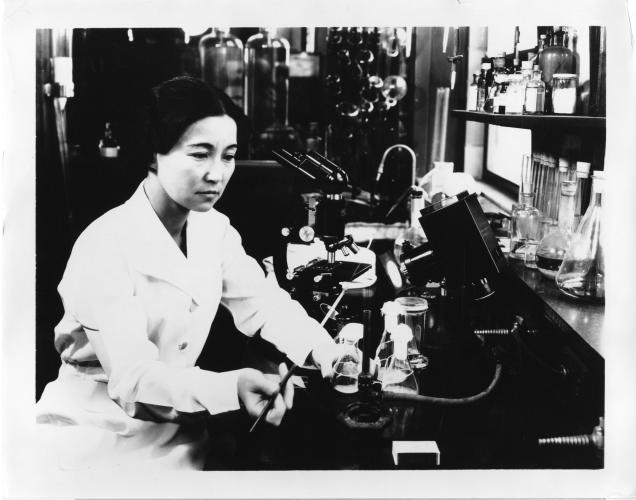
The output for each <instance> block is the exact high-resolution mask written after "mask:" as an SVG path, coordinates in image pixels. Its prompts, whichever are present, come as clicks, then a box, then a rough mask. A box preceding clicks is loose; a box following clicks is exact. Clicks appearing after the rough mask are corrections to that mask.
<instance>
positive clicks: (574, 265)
mask: <svg viewBox="0 0 636 500" xmlns="http://www.w3.org/2000/svg"><path fill="white" fill-rule="evenodd" d="M592 189H593V193H594V194H593V196H594V197H593V199H592V202H591V203H590V206H589V207H588V209H587V211H586V212H585V215H584V216H583V218H582V219H581V222H580V223H579V225H578V227H577V228H576V231H575V232H574V234H573V235H572V238H571V240H570V246H569V247H568V250H567V252H566V254H565V257H564V258H563V262H562V263H561V267H560V268H559V272H558V273H557V275H556V282H557V286H558V287H559V290H561V291H562V292H563V293H564V294H566V295H568V296H570V297H573V298H576V299H587V300H592V301H598V302H603V301H604V300H605V261H604V255H603V241H602V237H603V235H602V231H601V216H602V212H603V178H602V177H596V176H595V177H594V178H593V186H592Z"/></svg>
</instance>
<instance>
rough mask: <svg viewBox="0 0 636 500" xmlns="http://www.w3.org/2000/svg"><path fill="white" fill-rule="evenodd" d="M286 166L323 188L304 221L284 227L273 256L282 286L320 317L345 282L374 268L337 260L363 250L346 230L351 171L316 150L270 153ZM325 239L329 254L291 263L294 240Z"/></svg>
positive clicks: (303, 242)
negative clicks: (289, 255) (346, 199)
mask: <svg viewBox="0 0 636 500" xmlns="http://www.w3.org/2000/svg"><path fill="white" fill-rule="evenodd" d="M272 153H273V155H274V158H275V159H276V160H277V161H278V163H280V164H281V165H283V166H287V167H290V168H292V169H294V170H295V171H296V172H298V173H300V174H301V175H303V176H304V177H305V178H308V179H310V180H311V181H312V183H313V184H314V185H315V187H316V188H318V189H319V190H320V191H321V194H320V195H319V196H313V197H308V198H307V203H306V206H305V209H306V210H307V217H306V219H305V221H303V222H298V223H296V224H292V225H291V226H290V227H283V228H282V230H281V240H280V245H279V246H278V251H277V252H276V254H275V255H274V256H273V257H274V272H275V274H276V279H277V280H278V283H279V285H280V286H281V287H283V288H284V289H286V290H287V291H288V292H289V293H290V295H291V297H292V298H293V299H294V300H297V301H298V302H299V303H300V304H301V305H302V306H303V307H304V308H305V310H306V311H307V312H308V314H309V315H310V316H312V317H313V318H315V319H317V320H320V319H322V318H323V317H324V316H325V313H326V312H327V310H326V309H328V307H329V306H330V305H331V304H333V303H334V301H335V300H336V299H337V298H338V296H339V295H340V293H341V292H342V285H341V283H343V282H352V281H354V280H355V279H356V278H358V277H360V276H361V275H363V274H364V273H366V272H367V271H368V270H369V269H371V267H372V266H371V265H370V264H366V263H362V262H353V261H345V260H338V259H337V258H336V256H337V253H338V252H340V253H341V254H342V255H343V256H345V257H347V256H349V255H351V254H352V253H353V254H357V253H358V252H359V251H360V249H359V247H358V246H357V245H356V244H355V242H354V241H353V238H352V237H351V236H350V235H345V234H344V227H345V205H344V200H343V197H342V194H343V193H344V192H345V191H347V190H350V189H351V185H350V184H349V177H348V175H347V173H346V172H345V171H344V170H343V169H342V168H340V167H339V166H338V165H336V164H335V163H333V162H331V161H330V160H329V159H327V158H325V157H324V156H322V155H320V154H318V153H315V152H309V153H297V152H293V153H292V152H289V151H287V150H284V149H280V150H274V151H272ZM317 240H320V241H321V242H322V243H324V247H325V250H326V258H322V257H316V258H313V259H311V260H309V261H308V262H306V263H303V264H301V265H297V266H295V267H293V268H292V267H291V266H290V265H289V262H288V261H289V259H288V247H289V245H290V244H296V245H305V246H309V245H312V244H314V243H318V241H317Z"/></svg>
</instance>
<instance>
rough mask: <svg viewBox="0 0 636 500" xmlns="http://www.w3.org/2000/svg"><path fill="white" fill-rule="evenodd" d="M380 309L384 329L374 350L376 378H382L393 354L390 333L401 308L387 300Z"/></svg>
mask: <svg viewBox="0 0 636 500" xmlns="http://www.w3.org/2000/svg"><path fill="white" fill-rule="evenodd" d="M381 311H382V314H383V315H384V331H383V332H382V338H381V339H380V343H379V344H378V349H377V350H376V352H375V362H376V366H377V368H378V380H382V377H383V376H384V372H385V371H386V368H387V366H388V364H389V361H390V358H391V356H392V355H393V339H392V338H391V335H392V333H393V332H394V331H395V329H396V328H397V325H398V315H399V314H400V311H401V309H400V306H399V305H398V304H397V303H395V302H394V301H389V302H385V303H384V305H383V306H382V309H381Z"/></svg>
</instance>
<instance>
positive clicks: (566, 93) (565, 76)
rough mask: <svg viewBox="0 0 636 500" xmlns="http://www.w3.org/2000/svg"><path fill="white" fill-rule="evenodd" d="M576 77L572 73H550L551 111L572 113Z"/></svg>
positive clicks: (573, 109) (574, 102) (574, 107)
mask: <svg viewBox="0 0 636 500" xmlns="http://www.w3.org/2000/svg"><path fill="white" fill-rule="evenodd" d="M576 87H577V78H576V75H575V74H572V73H555V74H554V75H552V112H553V113H556V114H563V115H573V114H574V112H575V111H576Z"/></svg>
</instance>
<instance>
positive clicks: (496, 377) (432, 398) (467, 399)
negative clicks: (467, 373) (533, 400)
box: [382, 363, 501, 405]
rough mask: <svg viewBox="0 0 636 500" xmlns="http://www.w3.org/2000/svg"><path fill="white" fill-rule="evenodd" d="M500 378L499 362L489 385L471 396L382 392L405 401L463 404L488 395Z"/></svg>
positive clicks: (388, 396) (389, 396)
mask: <svg viewBox="0 0 636 500" xmlns="http://www.w3.org/2000/svg"><path fill="white" fill-rule="evenodd" d="M500 378H501V363H497V364H496V365H495V373H494V375H493V377H492V380H491V381H490V385H488V387H487V388H486V389H485V390H484V391H482V392H480V393H479V394H474V395H472V396H467V397H464V398H438V397H435V396H424V395H422V394H403V393H400V392H391V391H386V392H382V397H383V399H389V400H400V399H402V400H407V401H417V402H418V403H433V404H441V405H463V404H470V403H475V402H476V401H479V400H481V399H483V398H485V397H486V396H488V395H489V394H490V393H491V392H492V391H493V389H494V388H495V386H496V385H497V383H498V382H499V379H500Z"/></svg>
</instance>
